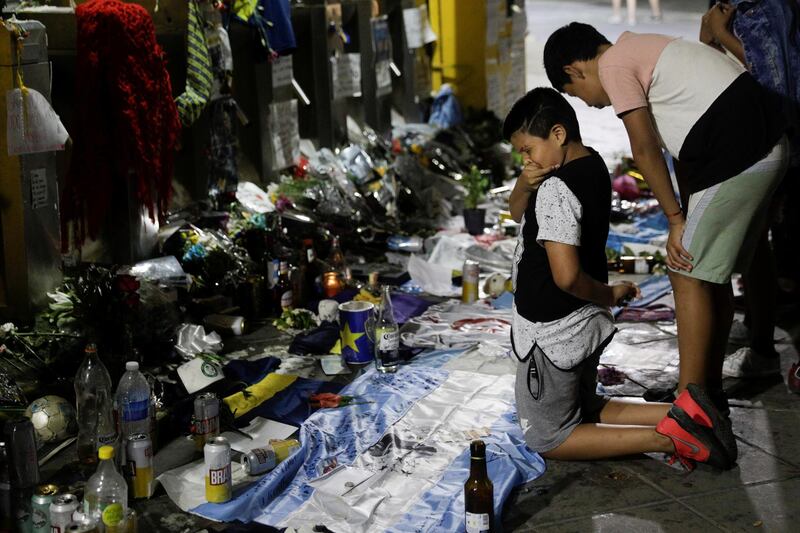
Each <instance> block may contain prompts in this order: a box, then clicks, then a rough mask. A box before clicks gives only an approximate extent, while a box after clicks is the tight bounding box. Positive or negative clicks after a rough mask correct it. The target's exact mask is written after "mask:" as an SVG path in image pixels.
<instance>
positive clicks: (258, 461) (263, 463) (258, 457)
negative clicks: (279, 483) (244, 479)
mask: <svg viewBox="0 0 800 533" xmlns="http://www.w3.org/2000/svg"><path fill="white" fill-rule="evenodd" d="M276 464H277V460H276V458H275V450H273V449H272V446H267V447H264V448H253V449H252V450H250V452H249V453H246V454H243V455H242V468H243V469H244V472H245V474H247V475H248V476H257V475H259V474H263V473H264V472H269V471H270V470H272V469H273V468H275V465H276Z"/></svg>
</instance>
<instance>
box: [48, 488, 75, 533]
mask: <svg viewBox="0 0 800 533" xmlns="http://www.w3.org/2000/svg"><path fill="white" fill-rule="evenodd" d="M77 510H78V498H77V497H76V496H75V495H74V494H59V495H58V496H56V497H54V498H53V501H52V503H50V531H51V532H52V533H64V532H65V531H66V530H67V526H68V525H69V523H70V522H72V513H74V512H75V511H77Z"/></svg>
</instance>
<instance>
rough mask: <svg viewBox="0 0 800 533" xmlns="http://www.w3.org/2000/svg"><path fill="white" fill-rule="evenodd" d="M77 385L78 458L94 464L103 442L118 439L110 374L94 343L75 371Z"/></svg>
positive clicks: (106, 442)
mask: <svg viewBox="0 0 800 533" xmlns="http://www.w3.org/2000/svg"><path fill="white" fill-rule="evenodd" d="M74 386H75V400H76V403H77V407H78V445H77V447H78V459H79V460H80V462H81V463H83V464H94V463H96V462H97V450H98V448H100V446H105V445H111V446H114V445H116V443H117V429H116V425H115V423H114V397H113V395H112V388H111V387H112V386H111V376H109V374H108V370H107V369H106V367H105V366H104V365H103V363H102V361H100V358H99V357H98V355H97V347H96V346H95V345H94V344H89V345H88V346H86V356H85V357H84V359H83V363H81V366H80V368H78V373H77V374H76V375H75V383H74Z"/></svg>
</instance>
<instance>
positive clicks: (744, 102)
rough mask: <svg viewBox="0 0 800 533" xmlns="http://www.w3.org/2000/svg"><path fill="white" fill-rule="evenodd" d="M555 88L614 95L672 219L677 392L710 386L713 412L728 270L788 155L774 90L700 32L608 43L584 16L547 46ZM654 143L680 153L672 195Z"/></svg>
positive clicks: (628, 36)
mask: <svg viewBox="0 0 800 533" xmlns="http://www.w3.org/2000/svg"><path fill="white" fill-rule="evenodd" d="M544 64H545V70H546V71H547V76H548V77H549V79H550V82H551V83H552V84H553V86H554V87H555V88H556V89H558V90H559V91H562V92H566V93H567V94H569V95H572V96H577V97H578V98H580V99H581V100H583V101H584V102H586V103H587V104H588V105H590V106H593V107H598V108H601V107H605V106H608V105H612V106H613V107H614V111H615V113H616V114H617V116H618V117H620V119H622V122H623V123H624V124H625V128H626V130H627V132H628V137H629V139H630V143H631V150H632V152H633V158H634V160H635V161H636V165H637V167H638V168H639V170H640V171H641V173H642V174H643V175H644V177H645V180H646V181H647V183H648V185H649V186H650V189H651V190H652V191H653V193H654V194H655V196H656V198H657V199H658V202H659V204H660V205H661V208H662V209H663V210H664V213H665V214H666V216H667V218H668V220H669V228H670V230H669V239H668V242H667V266H668V267H669V268H670V281H671V283H672V287H673V289H674V293H675V306H676V316H677V321H678V346H679V350H680V378H679V383H678V391H681V390H683V389H684V388H685V387H686V385H688V384H689V383H696V384H699V385H703V386H706V387H707V388H708V390H709V393H710V394H711V396H712V398H714V399H715V403H718V406H719V407H720V408H721V410H727V401H726V400H725V397H724V395H723V394H722V362H723V360H724V356H725V348H726V346H727V340H728V333H729V331H730V326H731V322H732V320H733V295H732V291H731V284H730V277H731V274H732V273H733V271H734V270H736V271H739V272H741V271H742V270H743V269H744V267H745V266H746V265H747V264H749V262H750V261H751V260H752V259H753V257H752V250H754V249H755V248H756V244H757V242H758V239H759V238H760V236H761V235H762V228H763V226H764V224H765V223H766V218H765V217H766V212H767V209H766V207H767V205H768V203H769V201H770V198H771V197H772V194H773V192H774V190H775V188H776V187H777V185H778V184H779V183H780V180H781V179H782V178H783V175H784V174H785V172H786V168H787V164H788V149H787V141H786V137H785V134H784V133H785V131H786V124H785V121H784V118H783V116H782V115H781V112H780V109H781V104H780V102H779V101H778V99H777V98H776V97H774V96H773V95H771V94H769V93H768V92H767V91H766V90H764V89H763V88H762V87H761V86H760V85H759V84H758V83H757V82H756V81H755V80H754V79H753V78H752V77H751V76H750V75H749V74H748V73H747V72H746V71H745V69H744V68H743V67H742V66H741V65H740V64H738V63H736V62H735V61H733V60H732V59H730V58H728V57H726V56H724V55H722V54H720V53H719V52H717V51H716V50H713V49H711V48H710V47H708V46H705V45H703V44H701V43H699V42H689V41H684V40H682V39H676V38H673V37H668V36H665V35H655V34H636V33H631V32H625V33H623V34H622V35H621V36H620V38H619V39H618V40H617V42H616V43H615V44H613V45H612V44H611V43H610V42H609V41H608V39H606V38H605V37H604V36H603V35H601V34H600V33H599V32H598V31H597V30H596V29H595V28H593V27H592V26H589V25H587V24H581V23H577V22H573V23H571V24H569V25H567V26H564V27H562V28H560V29H558V30H557V31H555V32H554V33H553V34H552V35H551V36H550V38H549V39H548V41H547V44H546V45H545V50H544ZM662 148H664V149H666V150H667V151H668V152H669V153H670V155H671V156H672V157H673V158H674V159H675V160H676V171H677V173H678V175H679V176H678V177H679V180H678V181H679V183H681V187H682V188H683V187H685V188H686V190H685V191H682V192H683V193H684V194H682V196H683V197H684V198H687V199H688V201H686V203H685V205H683V207H681V205H680V204H679V202H678V199H677V198H676V195H675V190H674V189H673V186H672V181H671V179H670V176H669V171H668V170H667V166H666V163H665V161H664V157H663V155H662V151H661V150H662Z"/></svg>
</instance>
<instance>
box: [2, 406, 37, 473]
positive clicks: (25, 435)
mask: <svg viewBox="0 0 800 533" xmlns="http://www.w3.org/2000/svg"><path fill="white" fill-rule="evenodd" d="M5 440H6V443H7V445H8V448H9V450H8V451H9V461H8V464H9V470H10V476H11V486H12V487H14V488H16V489H28V488H33V487H35V486H36V485H38V484H39V459H38V457H37V456H36V437H35V436H34V433H33V424H32V423H31V421H30V420H29V419H27V418H24V417H23V418H17V419H16V420H12V421H10V422H6V426H5Z"/></svg>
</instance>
